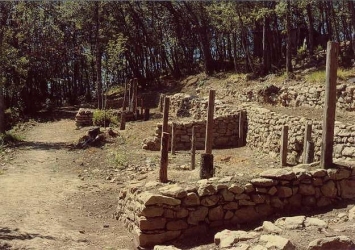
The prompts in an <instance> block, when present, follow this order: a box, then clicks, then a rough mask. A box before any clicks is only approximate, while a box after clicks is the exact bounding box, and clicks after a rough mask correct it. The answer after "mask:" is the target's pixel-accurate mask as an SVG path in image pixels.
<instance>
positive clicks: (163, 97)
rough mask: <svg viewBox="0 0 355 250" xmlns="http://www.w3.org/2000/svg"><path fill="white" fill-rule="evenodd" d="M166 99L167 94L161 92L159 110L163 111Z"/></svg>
mask: <svg viewBox="0 0 355 250" xmlns="http://www.w3.org/2000/svg"><path fill="white" fill-rule="evenodd" d="M164 99H165V95H164V94H160V97H159V111H160V112H163V109H164Z"/></svg>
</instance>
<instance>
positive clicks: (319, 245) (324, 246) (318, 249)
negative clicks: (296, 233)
mask: <svg viewBox="0 0 355 250" xmlns="http://www.w3.org/2000/svg"><path fill="white" fill-rule="evenodd" d="M354 248H355V244H354V242H353V241H352V240H351V239H350V238H349V237H347V236H335V237H327V238H322V239H317V240H314V241H312V242H310V243H309V245H308V248H307V250H329V249H341V250H351V249H354Z"/></svg>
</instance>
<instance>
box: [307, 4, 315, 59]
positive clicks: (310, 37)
mask: <svg viewBox="0 0 355 250" xmlns="http://www.w3.org/2000/svg"><path fill="white" fill-rule="evenodd" d="M307 16H308V52H309V55H311V56H313V51H314V32H313V30H314V28H313V23H314V22H313V16H312V7H311V5H310V4H307Z"/></svg>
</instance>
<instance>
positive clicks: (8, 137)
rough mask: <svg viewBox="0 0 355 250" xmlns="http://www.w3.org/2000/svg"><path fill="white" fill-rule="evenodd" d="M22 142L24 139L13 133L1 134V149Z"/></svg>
mask: <svg viewBox="0 0 355 250" xmlns="http://www.w3.org/2000/svg"><path fill="white" fill-rule="evenodd" d="M22 140H23V138H22V137H21V136H19V135H17V134H14V133H11V132H5V133H4V134H0V147H3V146H5V145H9V144H15V143H16V142H20V141H22ZM0 150H1V149H0Z"/></svg>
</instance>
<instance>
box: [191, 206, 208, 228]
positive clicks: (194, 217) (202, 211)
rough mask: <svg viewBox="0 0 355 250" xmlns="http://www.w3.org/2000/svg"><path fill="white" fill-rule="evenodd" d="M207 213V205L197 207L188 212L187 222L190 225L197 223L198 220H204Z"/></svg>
mask: <svg viewBox="0 0 355 250" xmlns="http://www.w3.org/2000/svg"><path fill="white" fill-rule="evenodd" d="M207 214H208V208H207V207H198V208H197V209H196V210H194V211H191V212H190V214H189V218H188V219H187V222H188V223H189V224H192V225H197V224H198V222H199V221H203V220H205V218H206V216H207Z"/></svg>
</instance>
